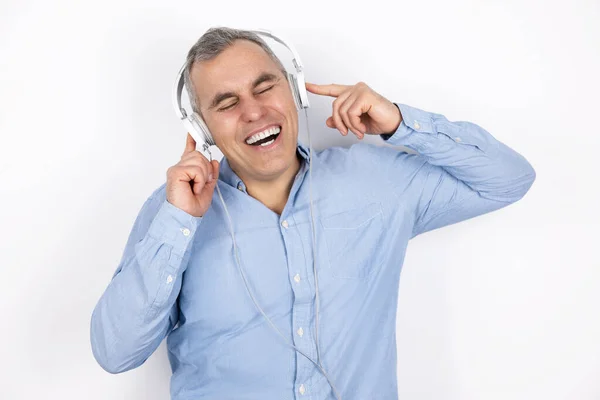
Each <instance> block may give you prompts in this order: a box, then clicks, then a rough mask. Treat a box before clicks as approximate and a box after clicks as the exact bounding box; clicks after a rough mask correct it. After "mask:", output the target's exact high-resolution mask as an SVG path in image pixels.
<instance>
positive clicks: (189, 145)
mask: <svg viewBox="0 0 600 400" xmlns="http://www.w3.org/2000/svg"><path fill="white" fill-rule="evenodd" d="M194 150H196V141H195V140H194V138H193V137H192V135H190V133H189V132H188V134H187V137H186V139H185V150H184V151H183V155H186V154H187V153H189V152H192V151H194Z"/></svg>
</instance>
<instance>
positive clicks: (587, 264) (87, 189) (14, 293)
mask: <svg viewBox="0 0 600 400" xmlns="http://www.w3.org/2000/svg"><path fill="white" fill-rule="evenodd" d="M167 3H168V2H166V1H148V0H121V1H106V0H105V1H102V2H100V1H99V2H83V1H81V2H75V1H71V2H68V1H62V2H57V1H54V2H50V1H16V0H13V1H10V0H9V1H8V2H7V1H6V0H2V2H1V3H0V134H1V144H0V179H1V185H0V199H1V200H0V201H1V202H2V203H1V207H0V224H1V226H2V230H1V233H0V235H1V236H0V239H1V240H0V268H1V275H0V277H1V280H0V282H1V288H0V313H1V314H0V316H1V319H0V321H1V324H2V325H1V328H0V368H1V371H0V398H2V399H7V400H14V399H41V398H44V399H61V400H64V399H140V400H141V399H144V400H148V399H149V400H155V399H156V400H158V399H167V398H168V390H169V389H168V386H169V376H170V367H169V365H168V360H167V357H166V349H165V346H164V343H163V345H161V347H160V348H159V350H158V351H157V352H156V353H155V354H154V355H153V356H152V357H151V358H150V359H149V360H148V361H147V362H146V363H145V364H144V365H143V366H141V367H140V368H138V369H136V370H133V371H130V372H127V373H124V374H120V375H111V374H108V373H106V372H105V371H104V370H102V369H101V368H100V367H99V366H98V365H97V364H96V362H95V360H94V358H93V356H92V352H91V349H90V343H89V321H90V315H91V312H92V310H93V307H94V306H95V304H96V302H97V300H98V299H99V297H100V295H101V294H102V292H103V290H104V288H105V287H106V285H107V284H108V282H109V280H110V278H111V276H112V274H113V272H114V270H115V268H116V267H117V264H118V262H119V260H120V257H121V254H122V251H123V247H124V245H125V241H126V239H127V236H128V235H129V230H130V228H131V226H132V224H133V221H134V219H135V217H136V215H137V213H138V211H139V209H140V207H141V205H142V203H143V202H144V200H145V199H146V198H147V197H148V196H149V194H150V193H151V192H152V191H153V190H154V189H155V188H156V187H158V186H159V185H160V184H161V183H163V182H164V180H165V172H166V170H167V168H168V167H169V166H170V165H173V164H175V163H176V162H177V161H178V160H179V157H180V154H181V152H182V151H183V148H184V142H185V131H184V128H183V126H182V125H180V123H179V121H178V120H177V119H176V117H175V115H174V112H173V110H172V108H171V92H170V91H171V86H172V84H173V79H174V76H175V74H176V72H177V71H178V69H179V68H180V66H181V64H182V63H183V61H184V58H185V55H186V53H187V51H188V49H189V47H190V46H191V45H192V44H193V43H194V42H195V41H196V40H197V39H198V37H199V36H200V35H201V34H202V33H203V32H204V31H205V30H206V29H207V28H209V27H210V26H215V25H226V26H232V27H241V28H269V29H271V30H272V31H274V32H275V33H279V34H281V35H282V36H284V37H286V38H288V39H289V40H290V41H291V42H292V43H293V44H294V45H295V46H296V48H297V50H298V51H299V53H300V55H301V56H302V60H303V61H304V64H305V66H306V75H307V79H308V80H309V81H312V82H315V83H332V82H335V83H344V84H350V83H356V82H358V81H365V82H366V83H367V84H369V85H370V86H371V87H372V88H373V89H375V90H376V91H378V92H379V93H381V94H382V95H384V96H386V97H387V98H389V99H390V100H393V101H396V102H401V103H406V104H410V105H413V106H416V107H419V108H422V109H425V110H428V111H433V112H438V113H442V114H444V115H446V117H448V118H449V119H450V120H468V121H472V122H475V123H478V124H479V125H481V126H483V127H484V128H486V129H487V130H488V131H490V132H491V133H492V134H493V135H494V136H495V137H496V138H498V139H499V140H501V141H503V142H504V143H506V144H508V145H509V146H511V147H513V148H515V149H516V150H517V151H519V152H520V153H522V154H523V155H524V156H525V157H526V158H527V159H528V160H529V161H530V162H531V163H532V165H533V166H534V167H535V169H536V172H537V180H536V182H535V184H534V185H533V187H532V189H531V191H530V192H529V193H528V194H527V195H526V197H525V198H524V199H523V200H521V201H520V202H518V203H516V204H514V205H511V206H509V207H507V208H505V209H502V210H500V211H497V212H495V213H492V214H488V215H485V216H482V217H479V218H476V219H473V220H470V221H466V222H463V223H460V224H456V225H453V226H450V227H447V228H443V229H440V230H437V231H433V232H430V233H427V234H425V235H423V236H420V237H418V238H416V239H415V240H414V241H412V243H411V244H410V245H409V251H408V255H407V258H406V260H405V265H404V270H403V274H402V279H401V284H400V298H399V305H398V333H397V336H398V385H399V396H400V399H411V400H413V399H414V400H425V399H436V400H439V399H444V400H446V399H456V400H479V399H485V400H495V399H498V400H506V399H518V400H521V399H522V400H531V399H544V400H559V399H560V400H574V399H577V400H591V399H600V313H599V311H598V307H599V304H600V261H599V259H600V257H599V255H598V249H599V247H600V244H599V243H598V240H599V239H600V233H599V232H598V230H599V226H600V217H599V214H600V212H599V211H598V207H599V204H600V196H599V194H598V188H599V184H600V178H599V177H598V173H599V172H600V167H599V166H598V163H599V162H600V157H599V156H598V145H599V144H600V139H599V137H600V135H599V132H598V131H599V122H598V108H599V106H600V96H599V94H598V93H599V92H600V79H599V78H598V71H600V23H599V22H598V21H600V3H599V2H598V1H597V0H594V1H592V0H589V1H583V0H579V1H570V2H567V1H541V0H540V1H517V0H511V1H495V2H483V1H474V0H473V1H468V0H461V1H455V2H452V3H450V2H445V1H442V0H437V1H435V0H429V1H390V2H387V1H380V0H377V1H374V0H369V1H366V2H360V3H359V2H355V3H350V2H348V1H336V2H325V1H312V0H311V1H304V2H298V3H297V5H296V6H292V2H286V1H283V0H279V1H271V2H266V1H265V2H253V1H237V0H235V1H233V0H229V1H217V2H215V1H211V2H208V1H178V2H173V3H171V4H167ZM311 102H312V106H313V108H311V109H310V120H309V123H310V124H311V127H312V132H313V144H314V145H315V147H316V148H323V147H326V146H331V145H342V146H348V145H350V144H351V143H352V142H353V141H354V139H352V138H350V137H348V138H342V137H341V136H340V135H339V134H337V131H333V130H330V129H328V128H327V127H325V124H324V123H325V119H326V117H327V116H328V115H329V111H330V104H331V100H330V99H328V98H316V97H315V96H312V95H311ZM302 120H303V117H302V119H301V121H302ZM301 139H303V140H304V141H305V142H306V136H305V133H304V132H302V133H301ZM375 139H376V138H372V137H371V138H369V139H368V140H370V141H373V142H378V141H377V140H375ZM361 400H362V399H361Z"/></svg>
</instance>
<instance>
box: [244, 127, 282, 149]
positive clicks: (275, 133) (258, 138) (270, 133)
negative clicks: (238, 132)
mask: <svg viewBox="0 0 600 400" xmlns="http://www.w3.org/2000/svg"><path fill="white" fill-rule="evenodd" d="M280 133H281V126H274V127H272V128H269V129H265V130H264V131H262V132H259V133H257V134H255V135H252V136H250V137H249V138H248V139H246V144H248V145H250V146H262V147H266V146H268V145H270V144H273V143H274V142H275V140H276V139H277V137H279V134H280Z"/></svg>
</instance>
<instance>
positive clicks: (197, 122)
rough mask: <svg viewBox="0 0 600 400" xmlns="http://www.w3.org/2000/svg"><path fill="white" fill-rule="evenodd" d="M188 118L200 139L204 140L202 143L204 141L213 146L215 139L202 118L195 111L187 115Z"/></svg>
mask: <svg viewBox="0 0 600 400" xmlns="http://www.w3.org/2000/svg"><path fill="white" fill-rule="evenodd" d="M189 120H190V122H191V123H192V125H193V126H194V128H195V129H196V132H198V134H199V135H200V137H202V139H203V140H204V143H206V144H207V145H209V146H214V145H215V141H214V139H213V137H212V135H211V134H210V131H209V130H208V127H207V126H206V124H205V123H204V120H202V118H201V117H200V116H199V115H198V114H197V113H193V114H192V115H191V116H190V117H189Z"/></svg>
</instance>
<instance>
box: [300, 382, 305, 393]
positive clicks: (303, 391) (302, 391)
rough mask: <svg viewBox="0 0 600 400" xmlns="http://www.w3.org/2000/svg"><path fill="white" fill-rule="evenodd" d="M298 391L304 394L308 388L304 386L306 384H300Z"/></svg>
mask: <svg viewBox="0 0 600 400" xmlns="http://www.w3.org/2000/svg"><path fill="white" fill-rule="evenodd" d="M298 391H299V392H300V394H304V393H306V389H305V388H304V385H303V384H302V385H300V388H299V389H298Z"/></svg>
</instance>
